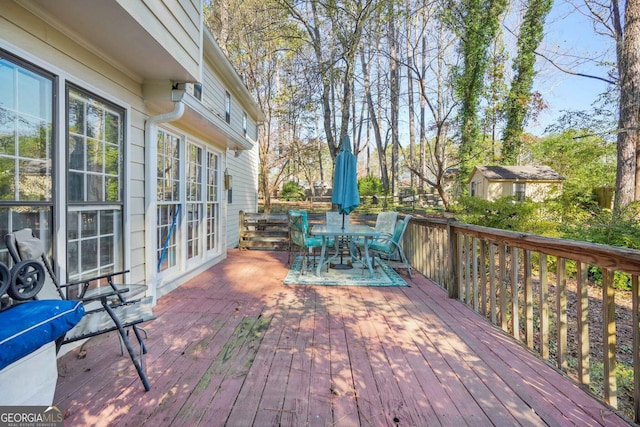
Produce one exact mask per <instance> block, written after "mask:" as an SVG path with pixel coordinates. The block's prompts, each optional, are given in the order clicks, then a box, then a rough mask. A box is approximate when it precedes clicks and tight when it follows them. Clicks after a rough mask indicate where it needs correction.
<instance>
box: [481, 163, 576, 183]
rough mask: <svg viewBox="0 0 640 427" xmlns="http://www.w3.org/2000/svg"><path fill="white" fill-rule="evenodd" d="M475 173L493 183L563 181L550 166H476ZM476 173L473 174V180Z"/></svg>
mask: <svg viewBox="0 0 640 427" xmlns="http://www.w3.org/2000/svg"><path fill="white" fill-rule="evenodd" d="M475 171H477V172H479V173H480V174H482V175H483V176H484V177H485V178H487V179H488V180H491V181H562V180H564V177H563V176H562V175H560V174H559V173H558V172H556V171H554V170H553V169H551V168H550V167H549V166H476V167H475ZM475 171H474V173H472V174H471V177H470V178H469V179H470V180H471V178H473V175H475Z"/></svg>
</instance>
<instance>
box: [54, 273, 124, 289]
mask: <svg viewBox="0 0 640 427" xmlns="http://www.w3.org/2000/svg"><path fill="white" fill-rule="evenodd" d="M129 271H131V270H123V271H118V272H115V273H107V274H103V275H102V276H96V277H89V278H86V279H82V280H78V281H75V282H70V283H67V284H66V285H62V286H74V285H84V284H86V283H88V282H93V281H96V280H101V279H113V277H115V276H121V275H124V274H127V273H128V272H129Z"/></svg>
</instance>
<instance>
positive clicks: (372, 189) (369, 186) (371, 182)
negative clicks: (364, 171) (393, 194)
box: [358, 175, 384, 197]
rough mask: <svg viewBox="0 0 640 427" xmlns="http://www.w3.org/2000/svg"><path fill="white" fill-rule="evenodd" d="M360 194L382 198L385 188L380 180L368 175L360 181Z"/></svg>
mask: <svg viewBox="0 0 640 427" xmlns="http://www.w3.org/2000/svg"><path fill="white" fill-rule="evenodd" d="M358 193H360V196H365V197H366V196H382V195H383V194H384V187H383V185H382V181H381V180H380V178H378V177H375V176H372V175H368V176H365V177H364V178H360V179H359V180H358Z"/></svg>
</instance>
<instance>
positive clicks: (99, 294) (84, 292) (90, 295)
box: [60, 270, 138, 301]
mask: <svg viewBox="0 0 640 427" xmlns="http://www.w3.org/2000/svg"><path fill="white" fill-rule="evenodd" d="M129 271H130V270H123V271H117V272H114V273H107V274H103V275H101V276H95V277H88V278H86V279H82V280H78V281H75V282H70V283H67V284H65V285H60V288H69V287H71V286H79V287H80V291H79V292H78V296H77V298H78V299H80V300H84V301H90V300H97V299H100V298H103V297H109V296H119V297H120V296H121V294H124V293H126V292H128V289H127V290H123V288H125V287H128V286H126V285H118V284H115V283H113V278H114V277H115V276H122V275H124V274H126V273H128V272H129ZM103 279H107V283H108V284H109V286H110V287H111V291H104V289H99V290H98V291H96V292H91V291H92V290H91V289H89V286H90V285H91V282H95V281H100V280H103ZM136 286H138V285H136ZM99 288H106V286H100V287H99ZM95 289H98V288H95ZM120 300H123V298H120Z"/></svg>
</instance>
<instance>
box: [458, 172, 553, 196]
mask: <svg viewBox="0 0 640 427" xmlns="http://www.w3.org/2000/svg"><path fill="white" fill-rule="evenodd" d="M562 181H564V177H563V176H561V175H560V174H558V173H557V172H556V171H554V170H553V169H551V168H550V167H548V166H476V167H475V168H474V170H473V172H472V173H471V177H470V178H469V181H468V182H469V194H470V195H471V196H475V197H480V198H482V199H485V200H489V201H494V200H496V199H499V198H501V197H507V196H515V197H516V198H517V199H518V200H522V199H524V198H525V197H526V198H529V199H531V200H533V201H536V202H541V201H543V200H545V199H548V198H549V197H552V196H554V195H557V194H559V193H560V192H561V191H562Z"/></svg>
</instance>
